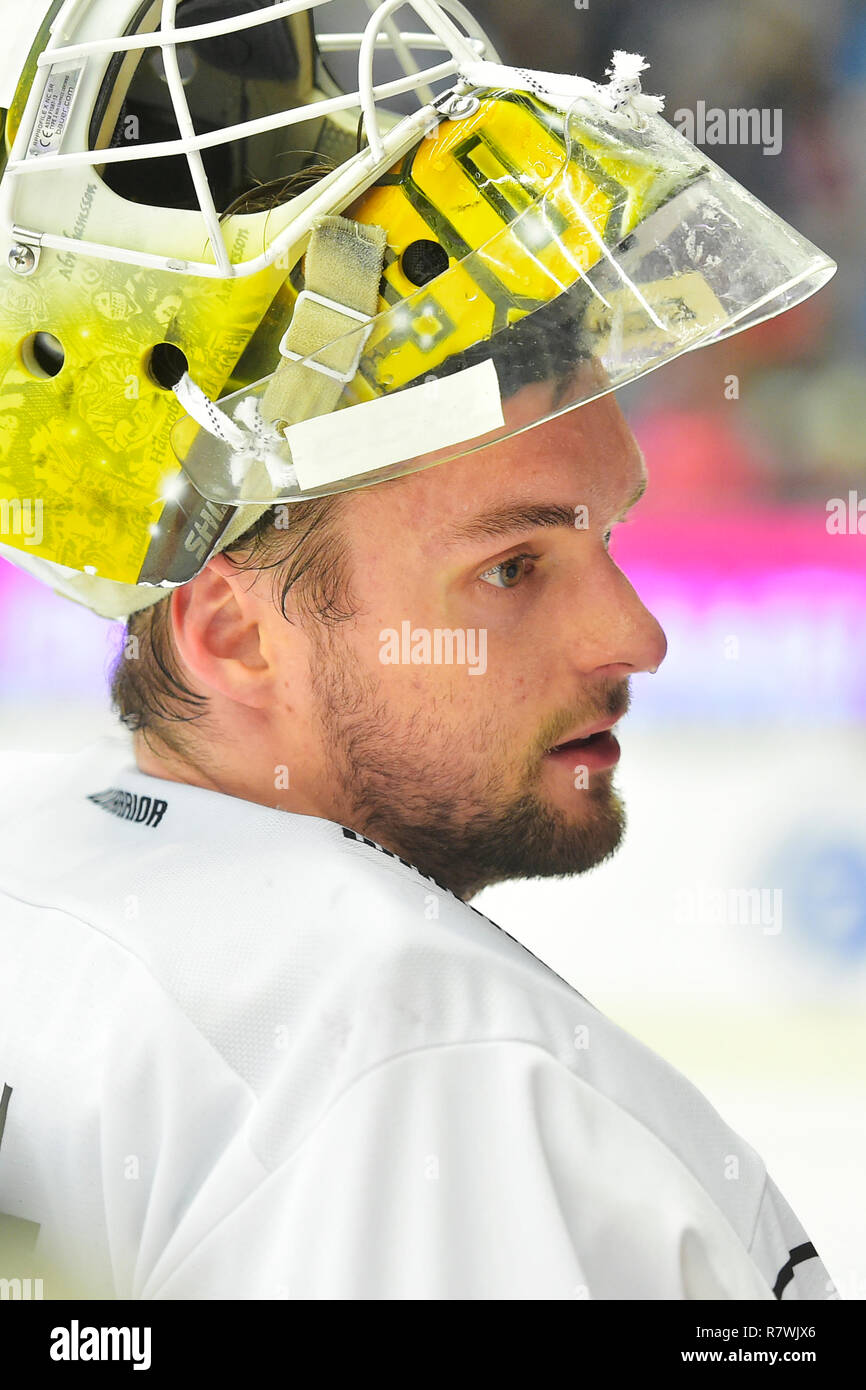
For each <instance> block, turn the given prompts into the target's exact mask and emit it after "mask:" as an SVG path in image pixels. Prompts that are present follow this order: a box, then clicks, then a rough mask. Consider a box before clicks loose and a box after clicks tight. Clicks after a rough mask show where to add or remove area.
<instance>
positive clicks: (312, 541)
mask: <svg viewBox="0 0 866 1390" xmlns="http://www.w3.org/2000/svg"><path fill="white" fill-rule="evenodd" d="M341 503H342V496H341V495H335V496H333V497H318V498H314V499H312V500H310V501H307V502H293V503H287V504H285V505H280V506H277V507H272V508H270V510H269V511H267V512H264V513H263V515H262V516H261V517H259V519H258V521H257V522H256V523H255V525H254V526H252V527H251V528H250V530H249V531H247V532H246V533H245V534H244V535H243V536H242V537H241V539H240V540H238V541H235V542H234V544H232V545H231V546H229V547H227V548H226V550H225V551H224V552H223V554H224V555H226V556H227V557H228V558H229V559H230V560H231V561H232V563H233V564H234V565H235V567H236V569H237V570H238V571H244V570H256V571H264V570H269V569H270V570H273V572H274V586H273V587H274V602H275V604H278V606H279V609H280V611H281V613H282V614H283V617H284V618H285V619H286V620H287V621H291V618H290V616H289V613H288V603H289V598H290V596H292V597H293V598H294V600H295V604H296V607H297V610H298V611H299V613H300V614H301V615H302V616H307V617H310V618H313V619H315V620H316V621H318V622H324V623H339V622H345V621H346V620H347V619H348V618H350V617H351V616H352V613H353V609H352V605H351V599H350V595H349V572H348V563H347V554H346V543H345V540H344V539H343V538H342V537H341V535H340V532H339V529H338V527H337V525H336V521H337V513H338V512H339V508H340V505H341ZM170 605H171V599H170V596H168V597H166V598H163V599H160V600H159V602H158V603H154V604H151V605H150V607H148V608H143V609H141V610H140V611H139V612H138V613H133V614H132V616H131V617H130V618H129V620H128V622H127V625H126V634H125V640H124V642H123V644H122V647H121V651H120V654H119V656H118V657H117V660H116V662H115V664H114V668H113V670H112V673H111V701H112V706H113V708H114V709H115V711H116V712H117V714H118V716H119V718H120V721H121V723H122V724H124V725H125V726H126V728H128V729H131V730H133V731H141V732H142V733H143V734H144V737H145V740H146V741H149V739H148V735H149V734H153V735H155V736H156V737H157V738H158V739H159V741H160V742H161V743H163V744H164V745H165V746H167V747H168V748H172V749H174V751H175V752H178V753H180V752H182V751H183V749H182V746H181V737H182V736H181V735H180V733H179V729H180V727H181V726H183V725H192V724H195V723H197V722H199V721H201V719H202V718H203V717H204V716H205V714H206V713H207V698H206V696H204V695H202V694H201V693H200V692H198V691H196V690H193V689H192V688H191V687H190V686H189V685H188V684H187V682H186V680H185V679H184V675H183V671H182V668H181V663H180V660H179V657H178V654H177V649H176V647H175V644H174V639H173V636H172V628H171V606H170Z"/></svg>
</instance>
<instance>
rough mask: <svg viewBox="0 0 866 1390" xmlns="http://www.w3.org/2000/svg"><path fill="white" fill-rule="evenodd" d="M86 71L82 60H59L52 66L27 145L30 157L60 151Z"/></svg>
mask: <svg viewBox="0 0 866 1390" xmlns="http://www.w3.org/2000/svg"><path fill="white" fill-rule="evenodd" d="M83 71H84V65H83V64H82V63H58V64H57V65H56V66H55V67H52V68H50V69H49V71H48V77H47V79H46V82H45V90H44V92H43V93H42V100H41V102H40V103H39V110H38V112H37V115H36V120H35V121H34V122H33V131H32V134H31V136H30V144H29V145H28V146H27V157H28V159H36V158H38V156H39V155H46V154H57V153H58V151H59V150H60V146H61V145H62V144H63V132H64V131H65V129H66V125H67V122H68V120H69V117H70V114H71V112H72V104H73V102H74V101H75V94H76V92H77V91H78V79H79V78H80V77H81V74H82V73H83Z"/></svg>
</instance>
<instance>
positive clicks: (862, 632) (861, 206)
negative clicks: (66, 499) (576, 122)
mask: <svg viewBox="0 0 866 1390" xmlns="http://www.w3.org/2000/svg"><path fill="white" fill-rule="evenodd" d="M472 4H473V9H474V10H475V11H476V12H477V13H478V15H479V17H480V18H481V19H482V20H483V22H485V23H486V24H487V25H488V27H489V29H490V30H491V32H492V33H493V34H494V37H497V38H498V39H499V41H500V46H501V49H502V51H503V53H504V55H505V57H506V59H509V58H511V59H512V60H514V61H519V62H521V63H522V64H523V65H525V66H529V67H538V68H548V69H554V70H557V71H562V70H574V71H581V72H583V73H585V74H586V75H588V76H590V77H593V78H596V79H601V78H603V73H604V66H605V64H606V62H607V61H608V59H609V56H610V53H611V51H612V50H613V48H616V47H622V48H626V49H631V50H635V51H638V52H642V53H645V54H646V56H647V57H648V58H649V60H650V63H651V68H650V72H649V74H647V76H646V79H645V84H644V85H645V88H646V90H647V91H650V92H659V93H664V95H665V97H666V107H665V114H666V115H667V116H668V119H673V116H674V113H675V112H676V111H677V110H688V109H694V108H695V106H696V103H697V102H698V101H699V100H703V101H704V102H705V103H706V106H707V107H711V106H717V107H721V108H724V109H727V108H730V107H746V108H759V109H764V108H767V109H779V110H781V112H782V120H783V138H782V144H781V149H780V150H779V152H778V153H777V154H769V153H764V151H763V150H762V148H761V147H760V146H759V145H758V146H753V145H750V146H726V145H720V146H714V147H712V148H708V149H707V151H706V152H707V153H708V154H709V155H710V156H711V157H712V158H713V159H715V160H716V162H717V163H719V164H721V165H722V166H723V167H725V168H726V169H728V170H729V172H731V173H732V174H733V175H734V176H735V177H736V178H738V179H740V180H741V182H743V183H745V184H746V185H747V187H749V188H750V189H752V190H753V191H754V192H755V193H757V194H758V196H759V197H761V198H763V199H764V200H765V201H766V202H768V203H769V204H770V205H771V206H772V207H773V208H774V209H775V210H776V211H777V212H779V213H781V214H782V215H783V216H785V217H787V218H788V219H789V220H790V221H791V222H793V223H794V225H795V226H797V227H798V229H800V230H801V231H803V232H804V233H805V234H806V235H807V236H809V237H811V238H812V239H813V240H814V241H816V242H817V243H818V245H819V246H821V247H822V249H825V250H826V251H828V252H829V253H830V254H831V255H832V256H834V257H835V259H837V260H838V261H839V265H840V269H839V273H838V275H837V276H836V278H835V279H834V280H833V281H832V282H831V283H830V285H829V286H828V287H827V288H825V289H824V290H823V291H821V293H820V294H819V295H818V296H817V297H816V298H815V299H814V300H810V301H808V302H807V303H806V304H805V305H803V306H801V307H800V308H799V309H797V310H794V311H793V312H791V313H789V314H786V315H784V316H783V317H782V318H781V319H779V320H776V321H773V322H771V323H770V324H767V325H764V326H763V327H761V328H758V329H754V330H752V331H751V332H749V333H747V334H745V335H742V336H739V337H736V338H734V339H733V340H732V341H731V342H729V343H727V344H722V345H720V346H719V347H717V348H713V349H708V350H702V351H701V352H699V353H696V354H694V355H693V356H692V357H691V358H689V357H687V358H685V359H683V360H681V361H679V362H678V363H675V364H673V365H671V366H668V367H666V368H665V369H664V370H663V371H661V372H659V373H656V374H653V375H651V376H650V377H648V378H647V379H645V380H644V381H643V382H640V383H637V384H636V385H635V386H633V387H631V388H629V389H628V390H627V391H625V392H622V393H621V394H620V401H621V403H622V404H623V406H624V408H625V409H626V410H627V413H628V415H629V418H630V421H631V423H632V427H633V428H634V431H635V433H636V435H637V438H638V441H639V442H640V444H641V446H642V448H643V450H644V453H645V455H646V458H647V463H648V467H649V471H650V478H651V487H650V491H649V493H648V495H647V497H646V498H645V499H644V501H643V502H642V503H641V504H640V505H639V507H638V508H637V509H636V511H635V512H634V514H633V518H632V521H631V522H630V523H629V525H628V526H626V527H625V528H624V529H622V530H621V531H620V532H619V533H618V534H617V536H616V538H615V541H614V554H615V556H616V558H617V561H618V563H620V564H621V566H622V567H623V569H624V570H625V571H626V573H627V574H628V575H629V578H630V579H631V581H632V582H633V584H634V585H635V587H636V588H637V589H638V591H639V592H640V593H641V595H642V597H643V598H644V600H645V601H646V602H647V604H648V605H649V607H650V608H651V609H652V610H653V611H654V612H655V614H656V616H657V617H658V618H659V620H660V622H661V623H662V626H663V627H664V628H665V631H666V633H667V636H668V641H669V653H668V658H667V660H666V662H665V664H664V665H663V666H662V668H661V670H660V671H659V673H658V674H657V675H656V676H654V677H642V678H639V679H637V680H635V682H634V688H633V706H632V713H631V714H630V715H629V717H628V720H627V721H626V723H625V725H624V726H623V735H622V740H621V741H622V745H623V758H622V763H621V768H620V772H619V777H618V785H619V787H620V788H621V790H622V792H623V794H624V796H625V799H626V803H627V806H628V811H629V831H628V834H627V837H626V842H625V844H624V846H623V849H622V850H621V852H620V853H619V855H618V856H617V857H616V858H615V859H614V860H613V861H612V862H611V863H610V864H607V865H604V866H602V867H600V868H599V869H597V870H596V871H595V872H593V873H592V874H590V875H588V876H586V877H584V878H582V879H573V880H568V881H549V882H544V883H539V882H534V883H521V884H509V885H503V886H501V887H498V888H494V889H491V890H488V891H487V892H486V893H484V894H483V895H481V897H479V898H478V899H477V900H476V901H477V905H478V906H479V907H480V908H481V910H482V911H486V912H488V913H489V915H490V916H491V917H493V919H494V920H495V921H497V922H499V923H500V924H501V925H502V926H503V927H504V928H505V929H506V930H508V931H509V932H511V933H512V934H513V935H515V936H516V937H518V938H519V939H520V940H522V941H524V942H525V943H526V945H527V946H529V947H530V949H532V950H533V951H534V952H535V953H536V954H537V955H539V956H540V957H541V958H542V959H544V960H546V961H547V962H548V963H549V964H550V965H551V966H552V967H553V968H554V969H555V970H557V971H558V972H559V973H560V974H561V975H563V976H564V977H565V978H566V979H568V980H569V981H570V982H571V983H572V984H573V985H574V986H575V987H576V988H577V989H578V990H579V991H580V992H581V993H582V994H584V995H585V996H586V997H587V998H588V999H589V1000H590V1001H591V1002H592V1003H594V1004H595V1005H597V1006H598V1007H599V1008H600V1009H601V1010H602V1011H603V1012H605V1013H607V1014H608V1015H610V1016H611V1017H612V1018H614V1019H615V1020H617V1021H618V1022H619V1023H621V1024H622V1025H623V1026H624V1027H625V1028H627V1029H628V1030H629V1031H631V1032H633V1033H635V1034H636V1035H637V1036H638V1037H640V1038H641V1039H642V1040H643V1041H645V1042H646V1043H647V1044H648V1045H650V1046H651V1047H653V1048H655V1049H656V1050H657V1051H658V1052H660V1053H661V1054H662V1055H663V1056H665V1057H666V1058H667V1059H668V1060H669V1061H671V1062H672V1063H673V1064H674V1065H676V1066H677V1067H679V1068H680V1069H681V1070H682V1071H683V1072H685V1074H686V1075H687V1076H689V1077H690V1078H691V1080H693V1081H694V1082H695V1083H696V1084H697V1085H698V1086H699V1087H700V1088H701V1089H702V1090H703V1091H704V1092H705V1093H706V1094H707V1095H708V1096H709V1098H710V1099H711V1100H712V1101H713V1103H714V1104H715V1105H716V1106H717V1108H718V1109H719V1110H720V1111H721V1113H722V1114H723V1115H724V1116H725V1118H726V1119H727V1120H728V1122H729V1123H730V1124H731V1125H733V1127H734V1128H735V1129H737V1130H738V1131H739V1132H740V1133H741V1134H742V1135H743V1136H744V1137H745V1138H746V1139H747V1140H748V1141H749V1142H750V1143H752V1144H753V1145H754V1147H755V1148H757V1149H758V1151H759V1152H760V1153H761V1155H762V1156H763V1158H764V1160H765V1162H766V1164H767V1166H768V1168H769V1170H770V1172H771V1174H772V1176H773V1177H774V1178H775V1179H776V1181H777V1182H778V1184H779V1186H780V1187H781V1188H782V1191H783V1192H784V1194H785V1196H786V1197H787V1198H788V1200H789V1201H790V1202H791V1204H792V1206H793V1207H794V1209H795V1210H796V1212H797V1214H798V1215H799V1216H800V1218H801V1220H802V1221H803V1223H804V1225H805V1226H806V1228H807V1230H808V1232H809V1234H810V1236H811V1238H812V1239H813V1240H814V1241H815V1243H816V1245H817V1247H818V1249H819V1251H820V1252H821V1254H822V1256H823V1258H824V1261H825V1263H826V1265H827V1266H828V1268H829V1270H830V1272H831V1274H832V1275H833V1277H834V1279H835V1281H836V1284H837V1286H838V1289H839V1292H840V1294H841V1296H842V1297H844V1298H864V1297H866V1021H864V1004H866V723H864V714H866V535H858V534H856V533H854V534H852V533H850V532H849V533H848V534H831V533H830V532H829V531H828V528H827V517H828V512H827V507H828V503H829V502H830V500H831V499H833V498H839V499H846V500H847V498H848V495H849V493H850V492H852V491H853V492H854V493H855V494H856V497H858V498H860V499H866V467H864V462H866V445H864V440H866V277H864V275H863V263H864V254H863V253H864V242H866V235H864V229H866V144H864V141H863V138H862V132H863V129H864V119H866V12H864V9H863V7H862V6H861V5H860V4H855V3H853V2H852V3H847V2H843V0H824V2H823V3H822V4H821V6H820V7H819V6H815V5H813V4H811V3H807V2H806V0H748V3H743V4H738V3H732V0H728V3H726V4H725V5H723V6H722V5H719V4H718V3H717V0H687V3H685V2H684V3H678V2H677V0H656V3H655V4H653V5H652V6H651V7H649V6H646V5H644V4H643V2H642V0H589V4H588V6H587V7H586V8H578V7H576V6H575V5H574V4H573V3H572V0H526V3H523V4H521V5H520V6H518V5H516V4H515V5H507V6H506V5H504V4H502V3H501V2H500V3H496V0H472ZM864 527H866V518H864ZM120 631H121V630H120V628H119V627H118V626H117V625H110V624H106V623H103V622H101V621H100V620H99V619H97V618H95V617H93V616H92V615H90V614H89V613H87V612H86V611H85V610H84V609H80V608H78V607H76V606H75V605H72V604H70V603H67V602H65V601H64V600H61V599H59V598H56V597H54V596H53V595H52V594H51V593H49V592H48V591H46V590H44V589H42V588H41V587H40V586H39V585H38V584H36V583H35V582H34V581H32V580H30V579H29V578H27V577H25V576H24V575H22V574H19V573H17V572H16V571H14V570H12V569H11V568H10V567H9V566H7V565H5V564H3V562H2V561H0V746H3V747H10V746H15V747H33V748H48V747H51V748H72V747H76V746H78V745H79V744H80V743H82V742H84V741H86V740H88V739H90V738H92V737H95V736H98V735H99V734H101V733H103V732H106V731H113V729H114V723H113V720H112V717H111V715H110V714H109V712H108V710H107V700H106V695H105V686H106V679H105V677H106V672H107V669H108V666H109V664H110V660H111V656H112V654H113V652H114V651H115V650H116V649H117V647H118V644H119V640H120ZM47 852H50V847H47ZM755 894H757V897H756V896H755Z"/></svg>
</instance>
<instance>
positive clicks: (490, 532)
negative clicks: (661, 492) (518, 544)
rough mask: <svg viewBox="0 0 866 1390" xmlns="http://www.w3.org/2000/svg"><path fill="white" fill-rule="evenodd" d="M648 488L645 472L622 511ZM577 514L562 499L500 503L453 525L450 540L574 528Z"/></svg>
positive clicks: (454, 542) (450, 530)
mask: <svg viewBox="0 0 866 1390" xmlns="http://www.w3.org/2000/svg"><path fill="white" fill-rule="evenodd" d="M646 489H647V478H646V476H644V477H643V478H642V479H641V481H640V482H639V483H638V485H637V487H636V488H635V490H634V492H633V493H632V495H631V497H630V498H629V499H628V501H627V502H624V503H623V505H622V507H621V508H620V512H619V513H618V514H619V515H621V514H622V513H624V512H627V511H628V510H629V509H630V508H631V507H633V506H634V505H635V503H636V502H639V501H640V499H641V497H643V495H644V493H645V492H646ZM575 515H576V512H575V508H574V507H567V506H564V505H563V504H562V503H557V502H554V503H547V504H545V503H535V504H534V505H532V504H530V505H527V503H525V502H517V503H513V504H512V505H510V506H504V507H497V508H495V509H494V510H492V511H489V512H480V513H479V514H478V516H473V517H470V518H469V520H468V521H463V522H461V523H460V525H459V526H454V527H451V528H450V529H449V531H448V536H447V543H448V544H457V543H458V542H460V541H477V540H487V539H489V538H491V537H496V536H510V535H513V534H514V532H515V531H532V530H535V529H536V528H537V527H540V526H568V527H569V529H574V526H575Z"/></svg>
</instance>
